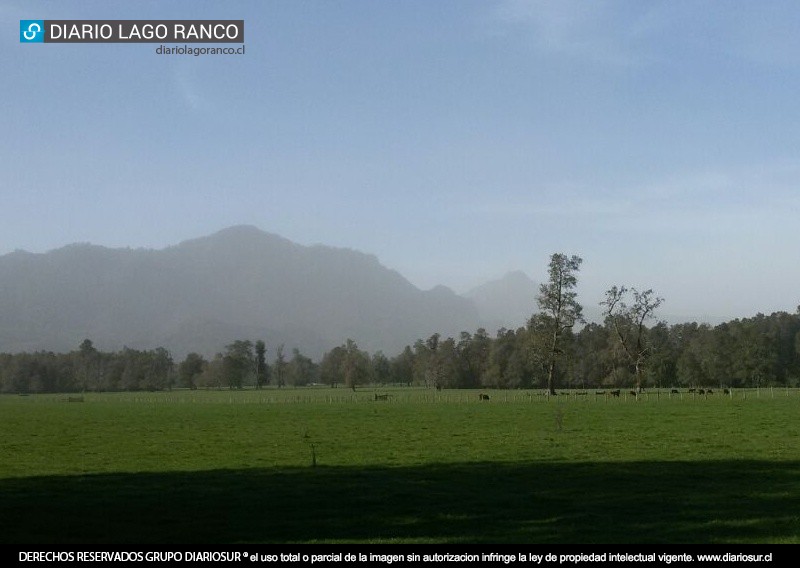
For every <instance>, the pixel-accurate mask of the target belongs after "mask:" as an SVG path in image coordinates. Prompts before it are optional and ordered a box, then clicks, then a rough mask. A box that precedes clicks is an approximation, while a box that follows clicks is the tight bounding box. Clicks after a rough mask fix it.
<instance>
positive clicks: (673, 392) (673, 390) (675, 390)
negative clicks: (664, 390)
mask: <svg viewBox="0 0 800 568" xmlns="http://www.w3.org/2000/svg"><path fill="white" fill-rule="evenodd" d="M670 394H680V391H679V390H678V389H672V391H671V392H670Z"/></svg>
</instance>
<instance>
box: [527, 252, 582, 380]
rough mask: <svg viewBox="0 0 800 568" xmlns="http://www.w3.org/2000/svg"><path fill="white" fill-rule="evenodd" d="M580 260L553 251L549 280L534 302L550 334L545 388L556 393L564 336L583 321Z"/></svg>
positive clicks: (542, 286)
mask: <svg viewBox="0 0 800 568" xmlns="http://www.w3.org/2000/svg"><path fill="white" fill-rule="evenodd" d="M582 262H583V260H582V259H581V258H580V257H578V256H574V255H573V256H571V257H567V255H565V254H561V253H555V254H553V255H552V256H551V257H550V268H549V270H548V280H547V282H546V283H545V284H542V285H541V286H540V287H539V295H538V296H537V297H536V302H537V304H538V305H539V310H540V312H541V315H542V323H543V325H544V328H545V332H546V333H547V335H548V337H549V341H548V343H549V345H548V362H547V389H548V390H549V391H550V394H555V392H556V391H555V375H556V365H557V363H558V360H559V359H560V357H561V355H562V354H563V353H564V346H563V343H564V339H565V337H567V332H568V331H569V330H571V329H572V327H573V326H574V325H575V324H576V323H578V322H582V321H583V315H582V312H583V307H582V306H581V305H580V304H579V303H578V301H577V293H576V292H575V287H576V286H577V284H578V278H577V276H576V273H577V272H578V270H580V266H581V263H582Z"/></svg>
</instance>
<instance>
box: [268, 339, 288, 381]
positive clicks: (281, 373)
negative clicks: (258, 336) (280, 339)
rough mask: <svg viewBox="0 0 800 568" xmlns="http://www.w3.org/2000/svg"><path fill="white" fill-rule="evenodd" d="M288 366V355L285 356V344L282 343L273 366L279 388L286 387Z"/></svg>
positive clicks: (276, 352)
mask: <svg viewBox="0 0 800 568" xmlns="http://www.w3.org/2000/svg"><path fill="white" fill-rule="evenodd" d="M286 365H287V363H286V355H284V354H283V343H281V344H280V345H278V349H277V350H276V351H275V363H274V364H273V365H272V370H273V374H274V375H275V383H276V384H277V385H278V388H281V387H284V386H286Z"/></svg>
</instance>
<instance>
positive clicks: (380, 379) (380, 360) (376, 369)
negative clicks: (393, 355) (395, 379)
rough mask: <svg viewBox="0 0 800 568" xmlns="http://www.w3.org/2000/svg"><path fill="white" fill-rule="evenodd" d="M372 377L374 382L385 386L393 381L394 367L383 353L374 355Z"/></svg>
mask: <svg viewBox="0 0 800 568" xmlns="http://www.w3.org/2000/svg"><path fill="white" fill-rule="evenodd" d="M371 365H372V376H373V378H374V381H375V382H376V383H378V384H380V385H385V384H386V383H389V382H391V380H392V366H391V363H390V362H389V359H388V357H386V355H384V354H383V351H378V352H376V353H374V354H373V355H372V361H371Z"/></svg>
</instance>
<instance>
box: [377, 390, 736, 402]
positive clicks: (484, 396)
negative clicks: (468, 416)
mask: <svg viewBox="0 0 800 568" xmlns="http://www.w3.org/2000/svg"><path fill="white" fill-rule="evenodd" d="M686 392H687V393H690V394H702V395H709V394H714V391H713V390H712V389H697V388H692V389H687V390H686ZM723 392H724V393H725V394H731V391H730V389H723ZM644 393H645V390H644V389H642V390H641V391H635V390H631V391H629V392H628V394H629V395H630V396H633V397H638V396H639V395H640V394H644ZM542 394H544V395H547V396H552V395H551V394H550V393H548V392H547V391H545V392H544V393H542ZM558 394H559V393H553V395H558ZM561 394H562V395H569V394H572V395H575V396H578V395H587V394H589V393H588V392H586V391H581V392H573V393H566V392H562V393H561ZM594 394H595V395H596V396H616V397H619V396H620V395H621V394H622V389H616V390H610V391H604V390H601V391H595V393H594ZM669 394H670V396H671V395H673V394H681V391H679V390H678V389H671V390H670V393H669ZM391 396H392V395H390V394H377V393H376V394H375V400H389V397H391ZM478 400H489V395H488V394H486V393H483V392H482V393H479V394H478Z"/></svg>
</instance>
